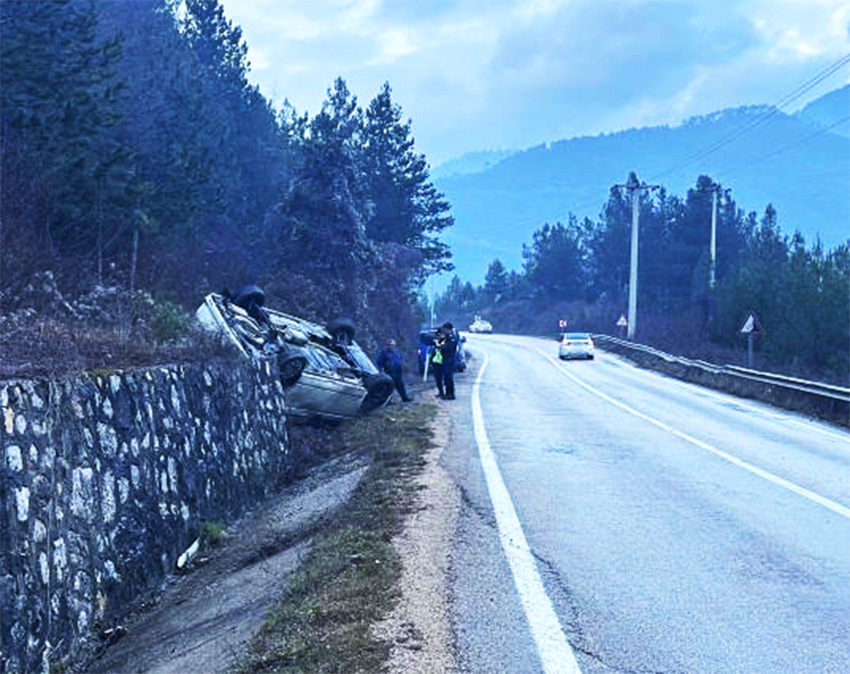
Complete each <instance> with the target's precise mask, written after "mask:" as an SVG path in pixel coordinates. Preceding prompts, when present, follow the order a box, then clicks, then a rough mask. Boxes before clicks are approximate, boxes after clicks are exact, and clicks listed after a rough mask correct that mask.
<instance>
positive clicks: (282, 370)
mask: <svg viewBox="0 0 850 674" xmlns="http://www.w3.org/2000/svg"><path fill="white" fill-rule="evenodd" d="M305 367H307V357H306V356H305V355H304V354H303V353H293V352H291V351H290V352H288V353H287V352H281V353H278V354H277V371H278V377H279V378H280V383H281V386H283V388H289V387H290V386H294V385H295V384H296V383H297V382H298V380H299V379H301V373H303V372H304V368H305Z"/></svg>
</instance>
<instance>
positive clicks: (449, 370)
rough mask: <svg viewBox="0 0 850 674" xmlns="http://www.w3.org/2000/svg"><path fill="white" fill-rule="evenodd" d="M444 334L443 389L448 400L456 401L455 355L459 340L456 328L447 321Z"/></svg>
mask: <svg viewBox="0 0 850 674" xmlns="http://www.w3.org/2000/svg"><path fill="white" fill-rule="evenodd" d="M441 331H442V333H443V340H442V345H441V346H440V352H441V353H442V354H443V365H442V367H443V388H444V389H445V393H446V396H445V397H446V400H454V399H455V355H456V354H457V339H455V331H454V326H453V325H452V324H451V323H449V322H448V321H446V322H445V323H443V327H442V328H441Z"/></svg>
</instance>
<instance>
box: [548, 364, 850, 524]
mask: <svg viewBox="0 0 850 674" xmlns="http://www.w3.org/2000/svg"><path fill="white" fill-rule="evenodd" d="M537 352H538V353H539V354H540V355H541V356H543V357H544V358H546V359H548V360H549V361H551V362H552V363H553V364H554V365H555V366H556V367H557V369H558V371H559V372H560V373H561V374H563V375H564V376H565V377H567V378H569V379H571V380H572V381H574V382H575V383H576V384H578V385H579V386H581V387H582V388H583V389H585V390H586V391H589V392H590V393H592V394H594V395H595V396H598V397H600V398H602V399H603V400H605V401H607V402H609V403H611V404H612V405H616V406H617V407H619V408H620V409H621V410H625V411H626V412H628V413H629V414H632V415H634V416H636V417H638V418H639V419H643V420H644V421H648V422H649V423H651V424H652V425H653V426H657V427H658V428H660V429H662V430H664V431H667V432H668V433H672V434H673V435H675V436H676V437H677V438H681V439H682V440H685V441H686V442H689V443H691V444H692V445H695V446H697V447H699V448H700V449H704V450H706V451H708V452H711V453H712V454H714V455H716V456H719V457H720V458H721V459H725V460H726V461H729V462H730V463H734V464H735V465H736V466H739V467H740V468H743V469H744V470H748V471H749V472H751V473H753V474H754V475H758V476H759V477H761V478H763V479H765V480H767V481H769V482H773V483H774V484H777V485H779V486H780V487H784V488H785V489H787V490H789V491H792V492H794V493H795V494H798V495H799V496H802V497H803V498H807V499H809V500H810V501H812V502H814V503H817V504H818V505H820V506H823V507H824V508H827V509H829V510H831V511H832V512H834V513H837V514H838V515H841V516H842V517H845V518H847V519H850V508H848V507H846V506H843V505H841V504H840V503H836V502H835V501H832V500H830V499H828V498H825V497H823V496H821V495H820V494H816V493H815V492H813V491H809V490H808V489H805V488H804V487H801V486H799V485H797V484H794V483H793V482H789V481H788V480H786V479H784V478H781V477H779V476H778V475H774V474H773V473H769V472H768V471H766V470H763V469H761V468H758V467H757V466H754V465H752V464H751V463H747V462H746V461H744V460H743V459H739V458H738V457H736V456H732V455H731V454H728V453H727V452H724V451H723V450H722V449H718V448H717V447H714V446H712V445H709V444H708V443H706V442H703V441H702V440H698V439H697V438H695V437H693V436H691V435H688V434H687V433H683V432H682V431H679V430H677V429H675V428H673V427H672V426H669V425H667V424H665V423H664V422H663V421H659V420H658V419H654V418H652V417H650V416H648V415H646V414H644V413H643V412H638V411H637V410H636V409H634V408H632V407H629V406H628V405H626V404H625V403H621V402H620V401H619V400H615V399H614V398H612V397H611V396H609V395H606V394H605V393H602V391H600V390H598V389H595V388H594V387H593V386H591V385H590V384H586V383H585V382H583V381H582V380H581V379H579V378H578V377H576V376H575V375H574V374H572V373H570V372H567V371H566V370H565V369H564V368H562V367H561V364H560V363H559V362H558V361H557V360H555V359H554V358H552V356H550V355H549V354H548V353H545V352H544V351H541V350H540V349H537Z"/></svg>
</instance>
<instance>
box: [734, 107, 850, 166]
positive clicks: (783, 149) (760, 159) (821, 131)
mask: <svg viewBox="0 0 850 674" xmlns="http://www.w3.org/2000/svg"><path fill="white" fill-rule="evenodd" d="M847 121H850V115H847V116H846V117H842V118H841V119H839V120H838V121H837V122H833V123H832V124H830V125H829V126H825V127H823V128H821V129H818V130H817V131H815V132H813V133H810V134H809V135H807V136H805V137H803V138H800V139H798V140H796V141H794V142H793V143H788V144H787V145H783V146H782V147H780V148H777V149H776V150H774V151H773V152H770V153H768V154H765V155H762V156H761V157H758V158H756V159H753V160H751V161H749V162H747V163H745V164H738V165H737V166H734V165H733V166H732V167H730V170H731V171H732V172H733V173H734V172H735V171H737V170H739V169H742V168H747V167H748V166H753V165H754V164H759V163H761V162H763V161H767V160H768V159H771V158H773V157H775V156H776V155H779V154H782V153H783V152H786V151H788V150H790V149H791V148H793V147H796V146H797V145H802V144H803V143H806V142H807V141H810V140H811V139H812V138H817V137H818V136H822V135H824V134H826V133H829V132H830V131H831V130H832V129H834V128H835V127H836V126H840V125H841V124H844V123H845V122H847Z"/></svg>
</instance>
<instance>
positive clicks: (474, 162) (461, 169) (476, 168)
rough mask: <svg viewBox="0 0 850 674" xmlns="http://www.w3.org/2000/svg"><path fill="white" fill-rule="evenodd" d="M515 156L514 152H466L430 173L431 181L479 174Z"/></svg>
mask: <svg viewBox="0 0 850 674" xmlns="http://www.w3.org/2000/svg"><path fill="white" fill-rule="evenodd" d="M512 154H516V150H484V151H483V152H467V153H466V154H465V155H463V156H461V157H456V158H454V159H449V160H448V161H446V162H443V163H442V164H440V165H439V166H436V167H434V169H433V170H432V171H431V179H432V180H440V179H441V178H447V177H449V176H452V175H463V174H466V173H480V172H481V171H486V170H487V169H488V168H491V167H493V166H495V165H496V164H498V163H499V162H500V161H502V160H503V159H505V158H506V157H510V156H511V155H512Z"/></svg>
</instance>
